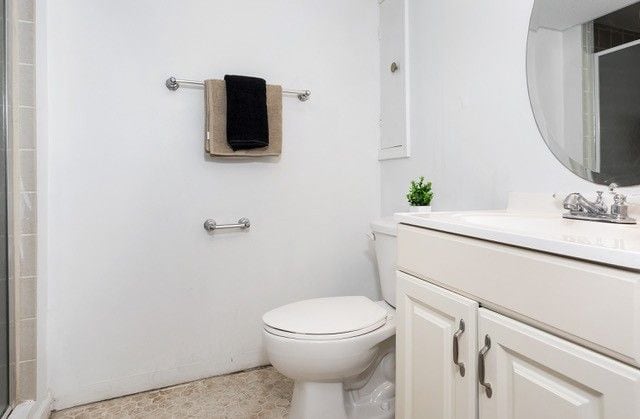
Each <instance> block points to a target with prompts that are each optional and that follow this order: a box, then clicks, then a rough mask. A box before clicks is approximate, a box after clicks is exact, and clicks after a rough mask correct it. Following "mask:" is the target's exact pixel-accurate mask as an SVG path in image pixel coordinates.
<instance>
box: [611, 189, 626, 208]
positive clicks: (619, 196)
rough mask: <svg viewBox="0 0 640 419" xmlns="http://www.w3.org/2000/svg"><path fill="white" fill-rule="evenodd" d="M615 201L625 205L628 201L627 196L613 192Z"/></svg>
mask: <svg viewBox="0 0 640 419" xmlns="http://www.w3.org/2000/svg"><path fill="white" fill-rule="evenodd" d="M613 202H615V203H616V204H618V205H624V204H626V203H627V196H626V195H623V194H621V193H618V192H616V193H614V194H613Z"/></svg>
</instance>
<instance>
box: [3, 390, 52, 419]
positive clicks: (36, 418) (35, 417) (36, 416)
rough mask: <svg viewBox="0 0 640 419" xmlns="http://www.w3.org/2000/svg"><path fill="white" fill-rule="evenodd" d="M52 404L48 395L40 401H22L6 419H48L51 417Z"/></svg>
mask: <svg viewBox="0 0 640 419" xmlns="http://www.w3.org/2000/svg"><path fill="white" fill-rule="evenodd" d="M52 404H53V399H52V398H51V395H50V394H48V395H47V397H46V398H45V399H43V400H40V401H34V400H27V401H24V402H22V403H20V404H19V405H17V406H16V407H15V408H14V409H13V410H12V411H11V414H10V415H9V416H8V419H48V418H49V416H51V406H52ZM3 419H4V416H3Z"/></svg>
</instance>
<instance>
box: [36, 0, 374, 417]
mask: <svg viewBox="0 0 640 419" xmlns="http://www.w3.org/2000/svg"><path fill="white" fill-rule="evenodd" d="M178 3H179V4H178ZM47 25H48V27H47V30H48V32H47V33H48V35H47V39H46V40H47V42H48V70H47V74H46V76H47V77H46V79H48V81H49V89H48V96H49V97H48V103H47V104H41V106H46V107H48V128H49V132H48V133H49V147H48V155H47V156H46V158H47V159H48V173H47V174H48V177H49V185H48V187H49V196H48V201H49V202H48V225H49V236H48V240H49V249H48V250H49V254H48V272H47V277H48V283H49V289H48V298H49V313H48V336H49V345H48V364H49V377H50V380H49V385H50V388H51V390H52V392H53V395H54V397H55V399H56V401H55V407H56V408H62V407H65V406H69V405H73V404H79V403H84V402H89V401H92V400H98V399H104V398H109V397H113V396H117V395H120V394H125V393H132V392H136V391H140V390H145V389H149V388H154V387H160V386H165V385H169V384H172V383H177V382H181V381H187V380H191V379H196V378H199V377H204V376H210V375H214V374H220V373H225V372H229V371H233V370H238V369H243V368H247V367H252V366H256V365H260V364H263V363H265V362H266V359H265V354H264V353H263V348H262V345H261V316H262V314H263V313H264V312H265V311H266V310H269V309H271V308H273V307H276V306H278V305H281V304H284V303H287V302H291V301H294V300H299V299H303V298H309V297H318V296H331V295H343V294H360V295H362V294H364V295H367V296H369V297H372V298H375V297H377V295H378V284H377V278H376V276H375V270H374V264H373V261H372V259H371V258H372V255H371V251H370V248H369V243H368V240H367V238H366V237H365V233H366V232H367V231H368V229H369V227H368V223H369V221H370V220H371V219H372V218H374V217H376V216H378V215H379V202H380V190H379V166H378V162H377V146H378V138H379V133H378V113H379V108H380V101H379V88H378V81H379V73H378V39H377V25H378V8H377V3H376V2H375V1H371V0H349V1H344V0H327V1H322V2H318V1H315V0H302V1H301V0H296V1H293V0H274V1H269V2H265V1H261V0H241V1H238V0H236V1H210V0H183V1H180V2H175V1H169V0H162V1H159V0H138V1H135V2H131V1H127V0H111V1H99V0H92V1H87V0H56V1H51V2H49V6H48V21H47ZM227 73H231V74H234V73H237V74H255V75H261V76H264V77H265V78H267V79H268V80H269V81H271V82H274V83H281V84H282V85H283V86H285V87H288V88H294V89H296V88H299V89H310V90H312V92H313V96H312V99H311V100H310V101H309V102H307V103H301V102H299V101H298V100H297V99H295V98H286V99H285V100H284V153H283V155H282V157H281V158H280V159H279V160H278V159H276V160H255V161H230V160H229V161H216V162H214V161H211V160H209V159H208V158H205V156H204V154H203V139H202V136H203V134H202V132H203V93H202V91H201V90H198V89H186V88H185V89H181V90H180V91H178V92H170V91H168V90H167V89H166V88H165V87H164V80H165V79H166V78H167V77H168V76H170V75H172V74H175V75H176V76H178V77H184V78H191V79H203V78H207V77H220V76H223V75H224V74H227ZM242 216H246V217H249V218H250V219H251V221H252V227H251V230H250V231H248V232H246V233H240V232H232V233H228V234H217V233H216V235H215V236H214V237H212V236H208V235H207V234H205V232H204V230H203V228H202V223H203V221H204V220H205V219H206V218H208V217H212V218H215V219H216V220H217V221H219V222H234V221H236V220H237V219H238V218H240V217H242Z"/></svg>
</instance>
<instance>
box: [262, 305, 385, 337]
mask: <svg viewBox="0 0 640 419" xmlns="http://www.w3.org/2000/svg"><path fill="white" fill-rule="evenodd" d="M386 318H387V310H385V309H384V308H383V307H382V306H380V305H379V304H376V303H374V302H373V301H371V300H370V299H368V298H367V297H361V296H357V297H330V298H315V299H312V300H304V301H298V302H296V303H291V304H287V305H284V306H282V307H278V308H276V309H274V310H271V311H269V312H267V313H265V315H264V316H262V320H263V322H264V324H265V325H266V326H268V327H269V328H271V329H276V330H279V331H283V332H287V333H291V334H299V335H315V336H318V335H324V336H326V335H343V334H353V332H358V331H363V330H364V329H367V330H372V329H373V328H378V327H380V326H382V325H383V324H384V323H385V322H386Z"/></svg>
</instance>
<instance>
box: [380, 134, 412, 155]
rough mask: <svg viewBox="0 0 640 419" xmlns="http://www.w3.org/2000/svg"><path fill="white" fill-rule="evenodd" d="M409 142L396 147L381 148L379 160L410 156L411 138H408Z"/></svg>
mask: <svg viewBox="0 0 640 419" xmlns="http://www.w3.org/2000/svg"><path fill="white" fill-rule="evenodd" d="M406 141H407V144H402V145H398V146H395V147H389V148H381V149H380V150H378V160H391V159H403V158H406V157H409V144H408V142H409V138H408V137H407V139H406Z"/></svg>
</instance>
